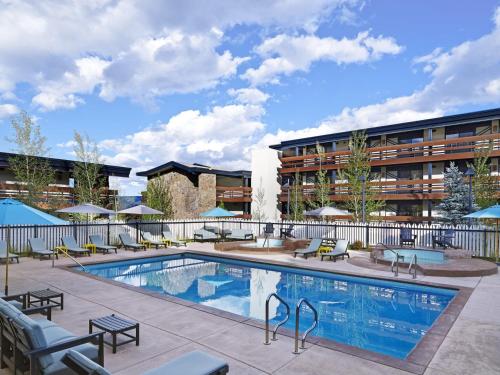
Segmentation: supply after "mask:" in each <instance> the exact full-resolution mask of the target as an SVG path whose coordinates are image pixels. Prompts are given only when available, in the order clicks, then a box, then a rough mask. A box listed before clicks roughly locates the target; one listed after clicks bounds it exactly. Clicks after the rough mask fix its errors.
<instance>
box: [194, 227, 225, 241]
mask: <svg viewBox="0 0 500 375" xmlns="http://www.w3.org/2000/svg"><path fill="white" fill-rule="evenodd" d="M193 240H194V241H199V242H205V241H214V242H217V241H219V236H218V235H217V234H215V233H213V232H209V231H208V230H205V229H196V230H195V231H194V236H193Z"/></svg>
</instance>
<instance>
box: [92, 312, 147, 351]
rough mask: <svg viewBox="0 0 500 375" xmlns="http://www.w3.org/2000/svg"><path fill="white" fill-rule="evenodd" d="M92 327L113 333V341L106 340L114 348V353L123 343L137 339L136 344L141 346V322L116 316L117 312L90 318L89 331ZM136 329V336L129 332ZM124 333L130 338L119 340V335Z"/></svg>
mask: <svg viewBox="0 0 500 375" xmlns="http://www.w3.org/2000/svg"><path fill="white" fill-rule="evenodd" d="M92 327H96V328H99V329H101V330H103V331H104V332H107V333H109V334H111V337H112V341H111V342H109V341H106V340H105V341H104V343H105V344H107V345H110V346H111V347H112V348H113V353H116V348H117V347H118V346H121V345H125V344H128V343H129V342H133V341H135V345H136V346H139V323H137V322H134V321H131V320H127V319H123V318H122V317H119V316H116V315H115V314H111V315H107V316H104V317H102V318H97V319H90V320H89V333H92ZM134 329H135V336H134V335H133V334H130V333H127V332H128V331H131V330H134ZM119 334H121V335H124V336H126V337H128V338H129V339H128V340H125V341H122V342H120V343H118V342H117V340H116V336H117V335H119Z"/></svg>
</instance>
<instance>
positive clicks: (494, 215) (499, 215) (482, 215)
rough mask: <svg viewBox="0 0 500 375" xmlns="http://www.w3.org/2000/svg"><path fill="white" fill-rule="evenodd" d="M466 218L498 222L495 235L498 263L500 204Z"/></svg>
mask: <svg viewBox="0 0 500 375" xmlns="http://www.w3.org/2000/svg"><path fill="white" fill-rule="evenodd" d="M464 217H466V218H469V219H490V220H495V221H496V223H497V231H496V233H495V257H496V261H497V262H498V227H499V221H500V204H495V205H493V206H491V207H488V208H485V209H484V210H480V211H476V212H473V213H471V214H468V215H465V216H464Z"/></svg>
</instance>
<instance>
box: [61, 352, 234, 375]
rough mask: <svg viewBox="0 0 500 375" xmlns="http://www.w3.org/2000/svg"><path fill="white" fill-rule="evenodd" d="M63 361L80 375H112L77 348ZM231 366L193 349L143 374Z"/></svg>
mask: <svg viewBox="0 0 500 375" xmlns="http://www.w3.org/2000/svg"><path fill="white" fill-rule="evenodd" d="M62 361H63V362H64V364H66V366H68V367H69V368H70V369H71V370H73V371H74V372H75V373H76V374H78V375H111V373H110V372H109V371H108V370H106V369H105V368H103V367H102V366H99V365H98V364H97V363H95V362H93V361H92V360H90V359H89V358H87V357H86V356H84V355H82V353H79V352H77V351H75V350H68V352H67V353H66V354H65V355H64V357H63V359H62ZM228 371H229V366H228V364H227V363H226V362H224V361H223V360H222V359H220V358H217V357H214V356H211V355H209V354H207V353H205V352H202V351H198V350H196V351H193V352H190V353H186V354H183V355H181V356H180V357H177V358H174V359H173V360H171V361H169V362H167V363H165V364H164V365H161V366H160V367H157V368H155V369H153V370H149V371H146V372H145V373H143V375H169V374H172V375H177V374H185V375H225V374H227V373H228Z"/></svg>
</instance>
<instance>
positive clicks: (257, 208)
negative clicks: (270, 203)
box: [252, 177, 266, 221]
mask: <svg viewBox="0 0 500 375" xmlns="http://www.w3.org/2000/svg"><path fill="white" fill-rule="evenodd" d="M265 205H266V192H265V190H264V188H263V187H262V177H261V179H260V183H259V187H258V188H257V190H256V191H255V198H254V200H253V203H252V208H253V212H252V216H253V219H254V220H258V221H265V220H266V213H265V212H264V207H265Z"/></svg>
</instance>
